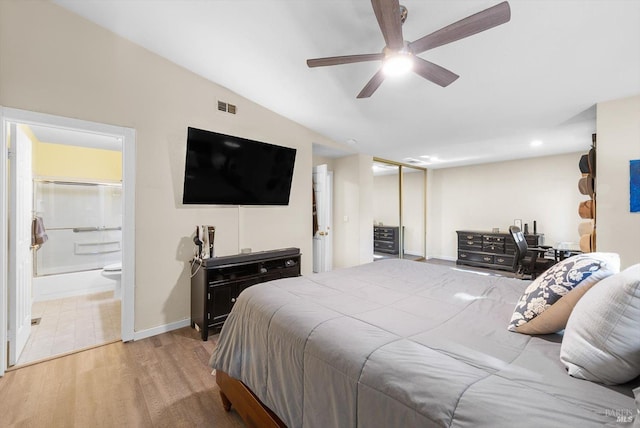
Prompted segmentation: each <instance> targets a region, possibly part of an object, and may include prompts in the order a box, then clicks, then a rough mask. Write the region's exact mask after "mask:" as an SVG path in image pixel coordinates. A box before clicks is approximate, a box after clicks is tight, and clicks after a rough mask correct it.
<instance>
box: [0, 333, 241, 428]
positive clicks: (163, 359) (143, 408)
mask: <svg viewBox="0 0 640 428" xmlns="http://www.w3.org/2000/svg"><path fill="white" fill-rule="evenodd" d="M216 339H217V336H213V337H210V338H209V340H208V341H207V342H203V341H202V340H200V338H199V336H198V335H197V334H196V332H195V330H193V329H191V328H190V327H186V328H183V329H179V330H175V331H173V332H169V333H164V334H161V335H158V336H154V337H150V338H148V339H143V340H140V341H136V342H130V343H122V342H117V343H112V344H109V345H105V346H101V347H99V348H94V349H90V350H86V351H82V352H79V353H76V354H72V355H68V356H64V357H61V358H57V359H53V360H50V361H46V362H42V363H38V364H35V365H31V366H26V367H22V368H19V369H16V370H12V371H9V372H7V373H5V376H4V377H2V378H0V426H2V427H56V428H58V427H83V428H84V427H92V428H93V427H172V428H175V427H216V428H218V427H222V428H226V427H244V424H243V423H242V420H241V419H240V417H238V415H237V414H236V413H235V412H233V411H232V412H230V413H227V412H225V411H224V409H223V408H222V404H221V402H220V396H219V389H218V387H217V385H216V383H215V378H214V377H213V376H211V369H210V368H209V366H208V364H207V363H208V361H209V357H210V356H211V353H212V352H213V349H214V347H215V340H216Z"/></svg>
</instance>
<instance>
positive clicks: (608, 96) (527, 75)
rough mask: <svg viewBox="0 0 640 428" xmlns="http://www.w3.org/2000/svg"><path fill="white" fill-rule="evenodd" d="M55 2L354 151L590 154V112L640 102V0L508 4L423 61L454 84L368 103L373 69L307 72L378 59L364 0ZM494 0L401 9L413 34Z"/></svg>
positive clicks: (447, 156)
mask: <svg viewBox="0 0 640 428" xmlns="http://www.w3.org/2000/svg"><path fill="white" fill-rule="evenodd" d="M54 1H55V3H57V4H60V5H62V6H63V7H65V8H67V9H69V10H71V11H74V12H76V13H78V14H80V15H82V16H84V17H86V18H88V19H89V20H91V21H94V22H96V23H97V24H99V25H101V26H103V27H106V28H108V29H110V30H111V31H113V32H115V33H117V34H119V35H121V36H123V37H125V38H127V39H129V40H131V41H133V42H135V43H137V44H139V45H142V46H144V47H146V48H147V49H149V50H151V51H153V52H155V53H157V54H159V55H161V56H163V57H166V58H168V59H169V60H171V61H173V62H175V63H177V64H180V65H182V66H183V67H185V68H187V69H189V70H191V71H193V72H195V73H197V74H199V75H201V76H203V77H205V78H207V79H210V80H211V81H213V82H216V83H218V84H220V85H222V86H225V87H227V88H229V89H231V90H233V91H235V92H236V93H238V94H239V95H242V96H244V97H246V98H248V99H250V100H252V101H255V102H257V103H258V104H261V105H263V106H265V107H267V108H269V109H270V110H273V111H275V112H277V113H279V114H281V115H283V116H285V117H288V118H290V119H292V120H294V121H296V122H298V123H301V124H303V125H305V126H307V127H308V128H311V129H313V130H315V131H317V132H319V133H321V134H323V135H326V136H327V137H329V138H331V139H333V140H335V141H337V142H340V143H346V142H347V141H349V140H355V141H356V143H355V144H352V145H351V146H349V148H354V149H356V150H358V151H360V152H362V153H368V154H371V155H374V156H378V157H382V158H387V159H391V160H395V161H405V159H406V158H407V157H412V158H417V159H423V160H425V158H420V156H431V159H433V157H436V158H437V159H438V160H437V161H432V162H430V165H429V167H433V168H437V167H444V166H455V165H465V164H474V163H483V162H491V161H496V160H507V159H517V158H524V157H532V156H542V155H549V154H557V153H568V152H575V151H581V150H586V149H587V148H588V147H589V145H590V143H591V134H592V133H593V132H595V104H596V103H598V102H601V101H607V100H612V99H617V98H622V97H626V96H631V95H636V94H640V0H589V1H586V0H510V1H509V4H510V6H511V21H510V22H508V23H506V24H504V25H501V26H498V27H496V28H493V29H490V30H488V31H485V32H482V33H480V34H477V35H474V36H471V37H469V38H466V39H463V40H460V41H457V42H454V43H451V44H448V45H445V46H441V47H439V48H436V49H433V50H430V51H427V52H425V53H423V54H420V56H421V57H423V58H425V59H428V60H429V61H432V62H435V63H436V64H439V65H441V66H443V67H445V68H447V69H449V70H451V71H453V72H454V73H456V74H459V75H460V78H459V79H458V80H457V81H455V82H454V83H453V84H451V85H450V86H448V87H446V88H441V87H439V86H437V85H435V84H433V83H431V82H429V81H426V80H424V79H422V78H420V77H419V76H417V75H415V74H412V75H410V76H406V77H404V78H402V79H398V80H391V79H387V80H386V81H385V82H384V83H383V84H382V86H381V87H380V88H379V89H378V90H377V91H376V92H375V93H374V94H373V96H372V97H371V98H369V99H356V95H357V94H358V93H359V92H360V90H361V89H362V87H363V86H364V85H365V83H366V82H367V81H368V80H369V79H370V78H371V77H372V76H373V74H374V73H375V72H376V70H377V67H378V66H379V64H378V63H376V62H367V63H359V64H348V65H340V66H333V67H321V68H315V69H309V68H307V66H306V63H305V60H306V59H308V58H318V57H325V56H336V55H350V54H359V53H376V52H380V51H381V50H382V48H383V45H384V40H383V38H382V35H381V33H380V30H379V28H378V24H377V21H376V18H375V16H374V13H373V9H372V7H371V4H370V2H368V1H365V0H297V1H293V0H210V1H203V0H195V1H192V0H181V1H177V0H173V1H166V0H165V1H153V0H149V1H126V2H125V1H117V0H108V1H107V0H54ZM498 2H499V1H498V0H493V1H487V0H473V1H471V0H431V1H424V0H401V4H403V5H405V6H406V7H407V8H408V10H409V17H408V19H407V21H406V23H405V24H404V27H403V32H404V38H405V39H406V40H408V41H413V40H415V39H418V38H420V37H422V36H423V35H426V34H429V33H431V32H433V31H435V30H437V29H439V28H441V27H443V26H446V25H448V24H450V23H452V22H454V21H457V20H459V19H462V18H465V17H467V16H468V15H471V14H473V13H476V12H479V11H481V10H483V9H486V8H488V7H490V6H493V5H495V4H497V3H498ZM212 102H215V100H212ZM239 114H241V111H239ZM533 140H540V141H542V145H540V146H538V147H531V145H530V143H531V141H533ZM428 163H429V162H428Z"/></svg>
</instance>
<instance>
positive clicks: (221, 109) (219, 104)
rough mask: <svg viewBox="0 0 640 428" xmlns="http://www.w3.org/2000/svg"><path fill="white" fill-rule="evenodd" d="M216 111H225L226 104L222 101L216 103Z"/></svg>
mask: <svg viewBox="0 0 640 428" xmlns="http://www.w3.org/2000/svg"><path fill="white" fill-rule="evenodd" d="M218 110H220V111H227V103H225V102H224V101H218Z"/></svg>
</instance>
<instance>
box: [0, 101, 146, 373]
mask: <svg viewBox="0 0 640 428" xmlns="http://www.w3.org/2000/svg"><path fill="white" fill-rule="evenodd" d="M0 121H1V122H2V139H1V141H0V177H2V182H3V183H6V180H5V178H6V177H7V173H8V170H7V165H8V161H9V158H8V147H7V135H8V130H9V129H8V124H9V122H17V123H24V124H27V125H44V126H51V127H55V128H63V129H73V130H79V131H84V132H91V133H97V134H103V135H110V136H113V137H116V138H121V139H122V194H123V208H122V211H123V213H122V214H123V222H122V241H123V245H122V311H121V325H122V331H121V337H122V341H123V342H128V341H130V340H133V339H134V319H135V318H134V316H135V313H134V309H135V305H134V297H135V293H134V291H135V173H136V158H135V156H136V141H135V140H136V133H135V129H132V128H125V127H121V126H114V125H107V124H103V123H97V122H90V121H86V120H80V119H72V118H67V117H62V116H54V115H50V114H45V113H36V112H31V111H27V110H19V109H14V108H8V107H2V106H0ZM7 195H8V193H7V188H6V185H1V186H0V248H8V208H9V207H8V202H7V197H8V196H7ZM7 266H8V254H7V252H6V251H2V255H1V256H0V268H1V269H0V272H2V273H1V274H0V376H3V375H4V372H5V370H6V369H7V346H6V344H7V327H8V325H7V320H8V318H7V316H8V313H7V312H8V303H9V302H8V295H7V287H8V275H7Z"/></svg>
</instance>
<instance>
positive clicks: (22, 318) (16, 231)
mask: <svg viewBox="0 0 640 428" xmlns="http://www.w3.org/2000/svg"><path fill="white" fill-rule="evenodd" d="M9 132H10V135H11V137H10V140H9V141H10V142H9V145H10V148H9V170H10V177H11V178H10V190H9V195H10V196H9V269H8V273H9V284H8V291H9V325H8V330H9V365H10V366H12V365H14V364H16V363H17V361H18V358H19V357H20V354H21V353H22V350H23V349H24V346H25V344H26V343H27V339H28V338H29V334H30V333H31V278H32V276H33V270H32V269H33V268H32V264H33V258H32V254H31V221H32V218H33V212H32V204H33V201H32V176H31V174H32V171H31V140H30V139H29V137H27V136H26V135H25V134H24V132H22V131H21V130H20V128H19V127H18V126H16V124H15V123H11V124H10V131H9Z"/></svg>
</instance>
